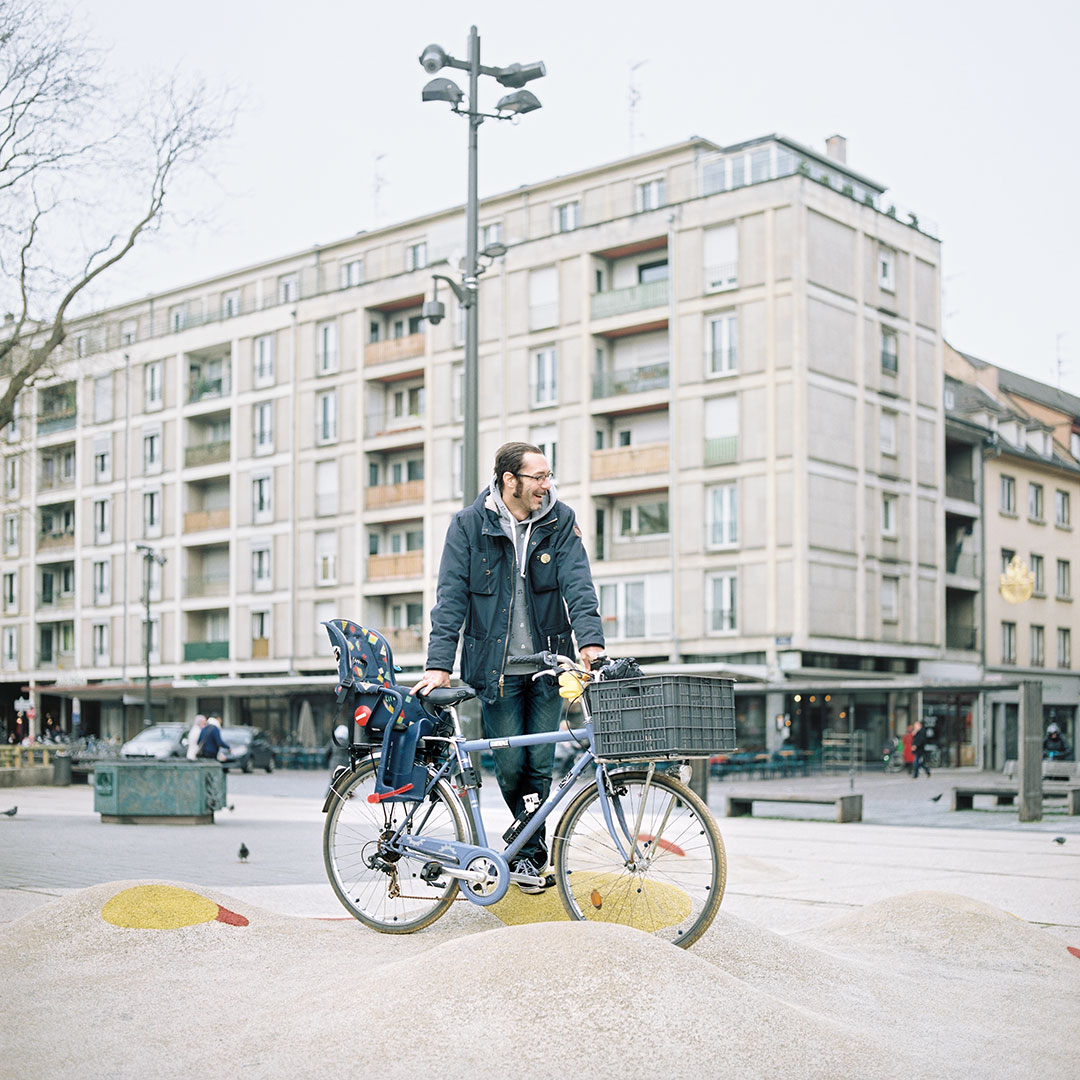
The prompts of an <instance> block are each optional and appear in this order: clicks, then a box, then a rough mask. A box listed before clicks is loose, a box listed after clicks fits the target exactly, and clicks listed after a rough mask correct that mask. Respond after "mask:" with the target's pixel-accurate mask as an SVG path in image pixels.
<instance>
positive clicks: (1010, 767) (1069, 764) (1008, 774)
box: [1002, 758, 1080, 783]
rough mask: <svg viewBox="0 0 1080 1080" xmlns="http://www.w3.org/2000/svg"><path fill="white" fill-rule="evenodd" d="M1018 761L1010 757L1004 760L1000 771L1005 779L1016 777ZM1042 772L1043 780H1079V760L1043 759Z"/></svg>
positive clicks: (1074, 781)
mask: <svg viewBox="0 0 1080 1080" xmlns="http://www.w3.org/2000/svg"><path fill="white" fill-rule="evenodd" d="M1018 764H1019V763H1018V762H1017V761H1016V760H1015V758H1010V759H1009V760H1008V761H1006V762H1005V768H1004V769H1003V770H1002V772H1003V773H1004V774H1005V779H1006V780H1015V779H1016V770H1017V766H1018ZM1042 774H1043V779H1044V780H1067V781H1071V782H1073V783H1076V782H1080V761H1062V760H1061V759H1060V758H1058V759H1056V760H1054V761H1048V760H1047V759H1045V758H1044V759H1043V763H1042Z"/></svg>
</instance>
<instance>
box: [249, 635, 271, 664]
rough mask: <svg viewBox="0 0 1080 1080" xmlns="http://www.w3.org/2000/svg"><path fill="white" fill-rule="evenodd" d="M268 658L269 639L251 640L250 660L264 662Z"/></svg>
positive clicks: (258, 638)
mask: <svg viewBox="0 0 1080 1080" xmlns="http://www.w3.org/2000/svg"><path fill="white" fill-rule="evenodd" d="M269 656H270V639H269V638H264V637H257V638H252V639H251V659H252V660H266V659H268V658H269Z"/></svg>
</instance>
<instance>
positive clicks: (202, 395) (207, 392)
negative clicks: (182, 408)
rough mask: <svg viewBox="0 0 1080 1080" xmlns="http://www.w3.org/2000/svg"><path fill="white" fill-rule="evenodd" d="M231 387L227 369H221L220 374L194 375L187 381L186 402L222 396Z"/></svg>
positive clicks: (190, 402)
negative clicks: (209, 375) (208, 375)
mask: <svg viewBox="0 0 1080 1080" xmlns="http://www.w3.org/2000/svg"><path fill="white" fill-rule="evenodd" d="M231 389H232V385H231V380H230V374H229V372H228V371H223V372H222V373H221V374H220V375H214V376H211V377H206V376H202V375H195V376H193V377H192V378H191V379H190V380H189V381H188V398H187V399H188V404H189V405H190V404H192V403H193V402H196V401H207V400H209V399H211V398H219V397H224V396H225V395H226V394H228V393H229V392H230V390H231Z"/></svg>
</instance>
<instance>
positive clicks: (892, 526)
mask: <svg viewBox="0 0 1080 1080" xmlns="http://www.w3.org/2000/svg"><path fill="white" fill-rule="evenodd" d="M898 502H899V500H898V498H897V497H896V496H895V495H882V496H881V533H882V535H883V536H896V527H897V520H896V512H897V503H898Z"/></svg>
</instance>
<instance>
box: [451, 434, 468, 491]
mask: <svg viewBox="0 0 1080 1080" xmlns="http://www.w3.org/2000/svg"><path fill="white" fill-rule="evenodd" d="M464 492H465V442H464V440H462V439H454V441H453V442H452V443H451V444H450V494H451V495H453V496H454V498H456V499H460V498H461V496H462V495H463V494H464Z"/></svg>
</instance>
